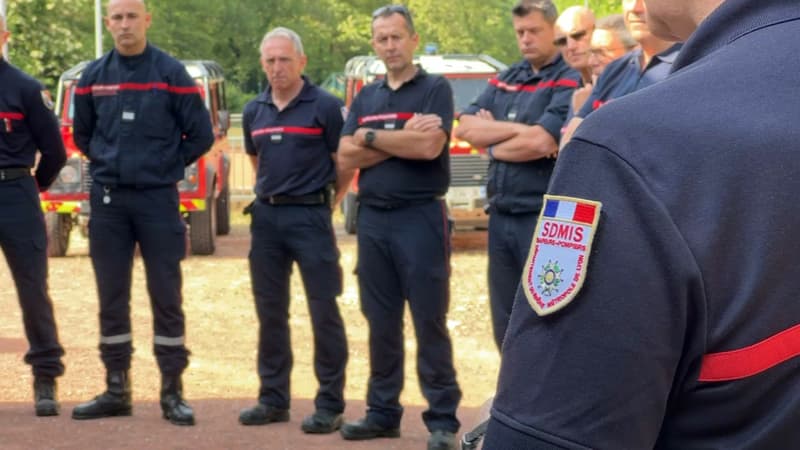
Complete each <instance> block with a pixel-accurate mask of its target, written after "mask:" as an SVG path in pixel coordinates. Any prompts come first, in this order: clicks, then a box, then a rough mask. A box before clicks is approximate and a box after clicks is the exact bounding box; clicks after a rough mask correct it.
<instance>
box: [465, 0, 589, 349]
mask: <svg viewBox="0 0 800 450" xmlns="http://www.w3.org/2000/svg"><path fill="white" fill-rule="evenodd" d="M511 13H512V21H513V23H514V30H515V31H516V36H517V45H518V46H519V49H520V52H521V53H522V55H523V59H522V60H521V61H519V62H518V63H516V64H514V65H513V66H511V67H510V68H509V69H508V70H506V71H505V72H503V73H501V74H500V75H499V76H498V77H496V78H494V79H492V80H491V81H490V83H489V86H488V87H487V88H486V90H485V91H484V92H483V93H482V94H481V95H480V97H478V99H477V100H476V101H475V102H474V103H473V104H472V105H470V106H469V107H468V108H467V109H466V110H465V111H464V114H462V115H461V118H460V120H459V126H458V128H457V129H456V136H457V137H459V138H460V139H464V140H466V141H468V142H469V143H471V144H472V145H473V146H474V147H485V148H487V151H488V155H489V158H490V163H489V173H488V182H487V184H486V190H487V194H488V196H489V213H490V215H489V303H490V306H491V312H492V329H493V331H494V339H495V343H496V344H497V348H498V350H500V349H501V348H502V345H503V336H505V333H506V327H507V326H508V318H509V316H510V315H511V306H512V305H513V303H514V294H515V292H516V290H517V285H518V284H519V276H520V274H521V273H522V266H523V265H524V263H525V256H526V255H525V251H526V250H527V248H528V244H529V243H530V237H531V230H533V228H534V227H535V226H536V218H537V214H538V212H539V210H540V209H541V207H542V195H543V194H544V192H545V190H546V189H547V183H548V182H549V181H550V174H551V173H552V171H553V167H554V166H555V159H553V158H552V156H554V155H555V154H556V152H557V151H558V140H559V137H560V136H561V127H562V126H563V125H564V120H565V119H566V115H567V111H568V109H569V104H570V100H571V98H572V94H573V92H574V90H575V88H576V87H578V82H579V80H580V75H579V74H578V72H576V71H575V70H573V69H571V68H570V67H569V66H568V65H567V63H566V62H565V61H564V58H563V57H562V55H561V52H560V51H559V49H558V48H557V47H556V46H555V44H554V42H553V41H554V37H555V22H556V19H557V18H558V11H557V10H556V7H555V5H554V4H553V2H552V1H550V0H519V2H518V3H517V4H516V5H515V6H514V7H513V8H512V10H511Z"/></svg>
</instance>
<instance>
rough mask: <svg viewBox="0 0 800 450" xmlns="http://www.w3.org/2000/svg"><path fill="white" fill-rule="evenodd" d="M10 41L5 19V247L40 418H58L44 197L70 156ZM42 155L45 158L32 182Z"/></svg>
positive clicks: (0, 182)
mask: <svg viewBox="0 0 800 450" xmlns="http://www.w3.org/2000/svg"><path fill="white" fill-rule="evenodd" d="M8 36H9V32H8V31H6V22H5V18H4V17H3V16H2V13H1V12H0V86H2V88H1V89H0V247H2V249H3V254H4V255H5V257H6V262H7V263H8V267H9V269H10V270H11V274H12V276H13V278H14V284H15V285H16V287H17V294H18V296H19V303H20V306H21V307H22V318H23V322H24V324H25V335H26V336H27V337H28V343H29V345H30V349H29V350H28V353H27V354H26V355H25V362H26V363H28V364H30V365H31V366H33V376H34V382H33V388H34V398H35V409H36V415H37V416H55V415H57V414H58V409H59V405H58V402H57V401H56V382H55V378H56V377H58V376H60V375H61V374H63V373H64V365H63V364H62V363H61V357H62V356H63V355H64V350H63V348H62V347H61V344H59V343H58V333H57V331H56V323H55V318H54V317H53V305H52V302H51V301H50V295H49V294H48V292H47V232H46V231H45V226H44V217H43V215H42V210H41V207H40V206H39V191H44V190H47V188H48V187H49V186H50V184H51V183H52V182H53V181H54V180H55V179H56V176H57V175H58V171H59V170H61V167H63V166H64V162H65V161H66V158H67V156H66V152H65V151H64V144H63V142H62V141H61V134H60V132H59V129H58V122H57V121H56V118H55V115H54V114H53V111H52V108H53V103H52V101H50V97H49V96H48V94H47V93H46V92H45V91H44V87H42V85H41V84H40V83H39V82H38V81H36V80H34V79H33V78H31V77H29V76H28V75H26V74H25V73H23V72H22V71H21V70H19V69H17V68H16V67H14V66H12V65H11V64H9V63H8V62H6V61H5V59H3V57H2V48H3V45H4V44H5V43H6V41H7V40H8ZM37 149H38V150H39V153H40V154H41V158H40V160H39V165H38V166H37V167H36V174H35V176H31V167H33V165H34V163H35V160H36V151H37ZM37 186H38V188H37Z"/></svg>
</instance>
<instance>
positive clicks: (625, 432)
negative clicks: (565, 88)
mask: <svg viewBox="0 0 800 450" xmlns="http://www.w3.org/2000/svg"><path fill="white" fill-rule="evenodd" d="M645 2H646V4H647V13H648V19H647V22H648V24H649V26H650V29H651V30H652V32H653V33H654V34H657V35H658V36H660V37H661V38H663V39H668V40H674V41H684V40H685V44H684V46H683V49H682V50H681V53H680V54H679V55H678V57H677V58H676V60H675V62H674V64H673V71H672V73H671V74H670V75H669V76H667V78H666V79H664V80H663V81H661V82H659V83H657V84H655V85H653V86H650V87H648V88H647V89H644V90H641V91H637V92H634V93H631V94H628V95H626V96H625V97H622V98H619V99H617V100H614V101H613V102H611V103H609V104H608V105H605V106H603V107H602V108H600V109H599V110H597V111H595V112H593V113H592V114H591V115H590V116H589V117H588V118H587V119H586V120H585V121H584V122H583V123H582V124H581V125H580V127H579V128H578V130H577V131H576V133H575V136H574V137H573V138H572V140H571V141H570V143H569V144H567V146H566V147H565V148H564V150H563V151H562V152H561V154H560V156H559V163H558V167H557V168H556V170H555V173H554V174H553V178H552V182H551V185H550V188H549V190H548V196H547V197H546V198H545V200H546V206H545V208H544V209H543V210H542V215H541V220H540V224H541V226H540V227H539V228H537V231H536V233H535V236H534V243H533V244H532V247H531V257H530V258H531V259H530V263H529V264H528V265H527V266H526V271H525V272H526V273H525V276H524V277H523V289H522V290H523V291H524V293H521V295H518V296H517V302H516V304H515V305H514V311H513V313H512V315H511V322H510V323H509V328H508V333H507V334H506V341H505V345H504V347H503V358H502V364H501V370H500V372H501V373H500V378H499V382H498V391H497V396H496V398H495V401H494V405H493V409H492V420H491V422H490V423H489V427H488V432H487V435H486V442H485V445H484V447H483V448H485V449H487V450H505V449H539V448H568V449H586V448H593V449H646V448H659V449H700V448H703V449H712V448H713V449H795V448H800V427H798V424H800V384H799V383H798V379H800V302H798V298H797V295H798V292H800V265H799V264H797V255H798V254H800V239H798V236H797V230H798V227H800V209H798V208H797V207H796V204H797V198H798V196H799V195H800V177H798V164H797V159H798V153H797V149H798V142H800V128H798V127H797V126H795V122H796V120H797V117H798V114H800V97H798V95H797V86H798V82H797V74H798V72H800V60H799V59H798V58H797V42H798V41H800V5H798V3H797V2H796V1H790V0H645ZM743 65H746V66H747V67H748V70H742V67H743Z"/></svg>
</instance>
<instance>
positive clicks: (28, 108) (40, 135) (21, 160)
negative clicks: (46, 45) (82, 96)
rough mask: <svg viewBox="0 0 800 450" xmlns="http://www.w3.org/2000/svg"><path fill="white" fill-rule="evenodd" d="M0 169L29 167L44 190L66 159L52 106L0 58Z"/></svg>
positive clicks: (37, 88)
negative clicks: (39, 154)
mask: <svg viewBox="0 0 800 450" xmlns="http://www.w3.org/2000/svg"><path fill="white" fill-rule="evenodd" d="M0 86H2V89H0V168H9V167H28V168H30V167H33V165H34V163H35V162H36V150H39V152H40V153H41V155H42V156H41V160H40V161H39V165H38V166H37V168H36V182H37V183H38V185H39V189H40V190H46V189H47V188H48V187H49V186H50V184H52V183H53V181H55V179H56V176H58V172H59V171H60V170H61V167H63V166H64V162H65V161H66V159H67V156H66V152H65V150H64V143H63V141H62V140H61V133H60V131H59V128H58V121H57V120H56V116H55V115H54V114H53V111H52V108H53V104H52V101H51V100H50V97H49V95H47V94H46V92H45V89H44V87H43V86H42V85H41V84H40V83H39V82H38V81H36V80H35V79H33V78H31V77H30V76H28V75H26V74H25V73H24V72H22V71H21V70H19V69H18V68H16V67H14V66H12V65H11V64H9V63H8V62H6V61H5V60H4V59H2V58H0Z"/></svg>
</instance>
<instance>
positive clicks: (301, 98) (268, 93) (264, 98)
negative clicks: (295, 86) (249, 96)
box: [257, 75, 314, 105]
mask: <svg viewBox="0 0 800 450" xmlns="http://www.w3.org/2000/svg"><path fill="white" fill-rule="evenodd" d="M300 78H302V79H303V88H302V89H300V93H298V94H297V97H295V98H293V99H292V101H291V102H289V105H293V104H295V103H297V102H307V101H311V100H314V91H313V85H312V84H311V80H309V79H308V77H307V76H305V75H300ZM257 101H258V102H259V103H269V104H273V102H272V86H267V88H266V89H264V92H262V93H261V94H260V95H259V96H258V99H257Z"/></svg>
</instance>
